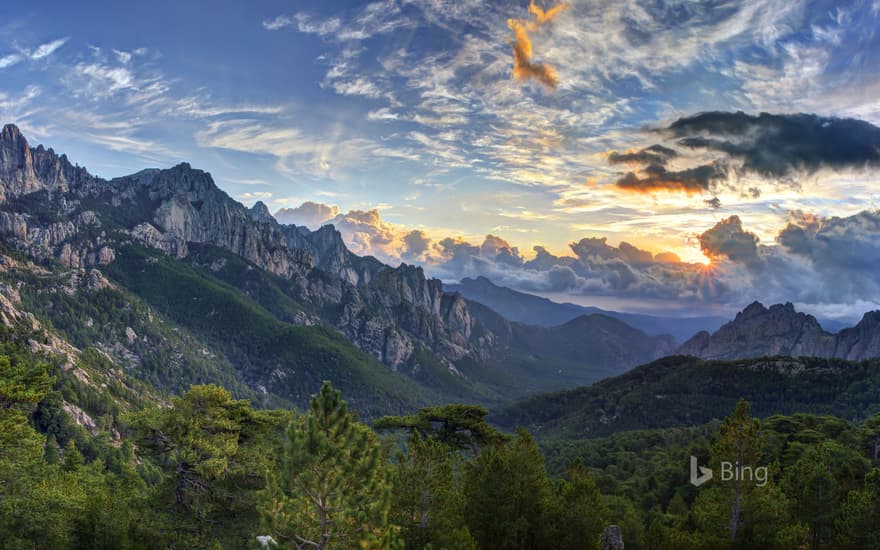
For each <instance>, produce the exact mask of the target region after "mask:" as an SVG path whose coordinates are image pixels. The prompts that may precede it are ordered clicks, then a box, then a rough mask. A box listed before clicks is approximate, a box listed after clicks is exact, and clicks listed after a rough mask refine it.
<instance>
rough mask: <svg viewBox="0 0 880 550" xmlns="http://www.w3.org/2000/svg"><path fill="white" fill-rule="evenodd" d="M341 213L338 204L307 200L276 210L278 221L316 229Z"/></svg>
mask: <svg viewBox="0 0 880 550" xmlns="http://www.w3.org/2000/svg"><path fill="white" fill-rule="evenodd" d="M338 215H339V207H338V206H328V205H326V204H321V203H317V202H312V201H306V202H304V203H302V204H301V205H299V206H297V207H296V208H282V209H280V210H278V211H277V212H275V219H276V220H278V223H283V224H293V225H303V226H305V227H308V228H309V229H312V230H315V229H318V228H319V227H321V226H322V225H324V224H326V223H327V222H329V221H330V220H332V219H333V218H335V217H336V216H338Z"/></svg>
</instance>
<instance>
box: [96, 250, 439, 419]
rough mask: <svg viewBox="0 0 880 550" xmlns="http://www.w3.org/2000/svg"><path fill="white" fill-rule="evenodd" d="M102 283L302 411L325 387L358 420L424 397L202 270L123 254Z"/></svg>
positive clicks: (365, 358)
mask: <svg viewBox="0 0 880 550" xmlns="http://www.w3.org/2000/svg"><path fill="white" fill-rule="evenodd" d="M107 273H108V275H110V276H112V277H113V278H114V279H115V280H117V281H119V282H120V283H122V284H123V285H124V286H125V287H126V288H128V289H129V290H131V291H132V292H134V293H135V294H137V295H138V296H139V297H140V298H141V299H143V300H144V301H145V302H147V303H148V304H149V305H150V306H151V307H153V308H155V309H156V310H158V311H159V312H160V313H162V314H163V315H164V316H166V317H168V318H169V319H171V320H172V321H173V322H175V323H177V324H179V325H180V326H182V327H183V328H185V329H186V330H187V331H190V332H191V333H192V334H194V335H195V336H197V337H198V338H199V339H200V341H202V342H205V343H206V344H208V345H209V346H210V348H211V351H212V352H213V353H217V354H222V356H223V357H225V358H226V359H227V360H228V361H229V362H230V364H232V365H235V369H236V370H237V371H238V376H239V377H240V378H243V379H246V380H251V381H253V383H255V384H262V385H264V386H265V387H266V388H267V391H269V392H270V393H271V394H274V395H278V396H281V397H283V398H285V399H289V400H290V401H292V402H294V403H297V404H301V405H307V404H308V399H307V396H309V395H310V394H311V393H313V392H314V391H316V390H317V389H318V388H319V387H320V385H321V382H322V381H323V380H325V379H329V380H331V381H332V382H333V383H334V384H336V385H337V386H338V387H340V388H342V389H343V390H344V391H345V392H346V393H347V394H348V395H352V396H354V398H353V399H352V405H353V407H355V408H356V409H357V410H358V412H359V413H360V414H361V415H363V416H364V417H371V416H379V415H380V414H387V413H388V412H395V411H399V410H412V409H413V408H415V407H416V406H418V405H420V404H423V403H425V402H427V401H429V400H430V397H431V395H430V392H429V391H427V390H426V389H424V388H422V387H421V386H419V385H418V384H417V383H416V382H414V381H413V380H411V379H408V378H406V377H404V376H402V375H400V374H398V373H395V372H393V371H391V370H390V369H388V368H387V367H385V366H384V365H382V364H381V363H379V362H378V361H377V360H376V359H374V358H372V357H371V356H369V355H367V354H366V353H364V352H362V351H360V350H358V349H357V348H356V347H355V346H354V345H352V344H351V343H350V342H349V341H348V340H346V339H345V338H344V337H343V336H342V335H340V334H339V333H338V332H336V331H335V330H331V329H328V328H326V327H322V326H297V325H293V324H291V323H288V322H285V321H283V320H281V319H279V318H278V317H276V316H275V315H273V314H272V313H271V312H270V311H268V310H267V309H266V308H265V307H263V306H262V305H260V304H258V303H256V302H254V301H253V300H251V299H250V298H249V297H247V296H246V295H244V294H243V293H241V292H240V291H239V290H238V289H236V288H235V287H233V286H230V285H229V284H228V283H225V282H222V281H220V280H218V279H216V278H214V277H213V276H212V275H211V274H209V273H208V272H206V271H205V270H197V269H194V268H193V267H191V266H188V265H186V264H184V263H181V262H178V261H176V260H174V259H171V258H168V257H165V256H164V255H161V254H159V253H156V252H151V251H147V250H145V249H143V248H137V247H127V248H124V249H122V250H120V251H118V253H117V259H116V261H114V262H113V263H112V264H110V265H109V266H108V269H107Z"/></svg>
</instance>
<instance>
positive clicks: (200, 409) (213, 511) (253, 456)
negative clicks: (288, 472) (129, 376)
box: [127, 386, 286, 545]
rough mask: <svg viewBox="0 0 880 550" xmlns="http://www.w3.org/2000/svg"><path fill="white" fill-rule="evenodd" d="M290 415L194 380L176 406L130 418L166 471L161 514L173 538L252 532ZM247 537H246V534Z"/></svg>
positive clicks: (188, 540)
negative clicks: (258, 496) (264, 408)
mask: <svg viewBox="0 0 880 550" xmlns="http://www.w3.org/2000/svg"><path fill="white" fill-rule="evenodd" d="M285 419H286V415H284V414H279V413H267V412H257V411H254V410H253V409H252V408H251V407H250V404H249V403H248V402H247V401H241V400H234V399H232V397H231V395H230V394H229V392H227V391H226V390H224V389H222V388H219V387H217V386H194V387H193V388H191V389H190V390H189V391H188V392H187V393H186V394H185V395H184V396H183V397H181V398H175V399H173V400H172V406H171V407H169V408H158V407H153V408H148V409H145V410H143V411H140V412H138V413H136V414H133V415H131V416H130V417H129V418H128V419H127V420H128V424H129V426H130V429H131V430H132V432H133V433H134V435H135V438H136V441H137V444H138V446H139V447H140V448H141V449H142V450H143V451H144V452H146V453H147V454H148V455H149V456H151V457H152V458H153V459H154V460H155V461H156V462H157V464H159V465H160V466H161V467H162V469H163V471H164V474H165V476H164V479H165V481H164V483H163V484H162V485H161V486H160V487H159V488H158V492H157V499H158V502H157V503H158V504H160V505H161V507H162V508H161V510H162V511H164V512H167V514H168V515H167V516H165V517H160V518H158V520H157V521H159V522H160V524H164V525H165V526H166V527H165V530H166V532H167V533H168V544H186V545H199V544H207V543H209V542H210V541H212V540H217V539H219V538H223V537H224V536H229V533H230V532H234V529H235V528H236V527H237V528H238V537H244V536H247V534H248V532H249V531H250V529H252V528H253V526H255V525H256V523H257V521H258V519H257V514H256V509H255V506H256V505H255V498H256V491H257V490H259V489H261V488H263V480H264V475H263V473H264V472H265V471H266V470H271V469H274V467H275V463H274V458H273V457H274V456H275V455H276V452H277V451H278V450H279V448H280V442H279V437H280V432H281V426H282V425H283V423H284V421H285ZM241 540H243V539H241Z"/></svg>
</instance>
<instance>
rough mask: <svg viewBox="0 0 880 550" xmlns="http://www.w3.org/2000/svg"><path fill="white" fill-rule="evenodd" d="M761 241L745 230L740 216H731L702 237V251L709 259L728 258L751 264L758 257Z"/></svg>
mask: <svg viewBox="0 0 880 550" xmlns="http://www.w3.org/2000/svg"><path fill="white" fill-rule="evenodd" d="M758 242H759V239H758V237H757V236H756V235H755V234H754V233H750V232H749V231H746V230H745V229H743V224H742V220H740V219H739V216H730V217H729V218H726V219H724V220H721V221H720V222H718V223H717V224H715V226H714V227H712V228H711V229H709V230H707V231H705V232H704V233H703V234H702V235H700V249H701V250H702V251H703V254H705V255H706V257H708V258H713V259H714V258H718V257H721V256H724V257H727V258H729V259H730V260H732V261H734V262H749V261H752V260H754V259H755V258H756V257H757V256H758Z"/></svg>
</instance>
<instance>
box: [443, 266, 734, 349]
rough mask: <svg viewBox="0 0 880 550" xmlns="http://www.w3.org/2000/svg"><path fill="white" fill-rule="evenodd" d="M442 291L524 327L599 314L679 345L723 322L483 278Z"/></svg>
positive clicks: (450, 285) (449, 285)
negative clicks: (599, 303) (566, 297)
mask: <svg viewBox="0 0 880 550" xmlns="http://www.w3.org/2000/svg"><path fill="white" fill-rule="evenodd" d="M446 288H447V289H448V290H450V291H454V292H459V293H461V295H462V296H464V297H465V298H467V299H468V300H469V301H471V302H478V303H480V304H483V305H485V306H488V307H490V308H492V309H493V310H495V311H497V312H498V313H500V314H501V315H502V316H504V317H505V318H507V319H508V320H510V321H516V322H519V323H523V324H526V325H538V326H544V327H553V326H558V325H562V324H565V323H567V322H568V321H571V320H572V319H576V318H577V317H581V316H584V315H593V314H600V315H605V316H608V317H613V318H615V319H618V320H620V321H623V322H624V323H626V324H628V325H630V326H631V327H634V328H637V329H639V330H641V331H643V332H645V333H646V334H648V335H650V336H659V335H661V334H669V335H672V337H674V338H675V339H676V340H678V341H679V342H683V341H685V340H687V339H688V338H690V337H691V336H693V335H694V334H696V333H697V332H700V331H702V330H715V329H717V328H718V327H720V326H721V325H722V324H724V322H725V321H726V319H724V318H723V317H658V316H653V315H641V314H637V313H620V312H617V311H608V310H604V309H600V308H598V307H586V306H579V305H576V304H570V303H564V304H560V303H556V302H553V301H551V300H549V299H547V298H542V297H540V296H535V295H532V294H527V293H525V292H519V291H516V290H513V289H510V288H507V287H503V286H498V285H496V284H494V283H492V281H490V280H489V279H487V278H485V277H477V278H476V279H470V278H466V279H462V280H461V282H460V283H458V284H447V285H446Z"/></svg>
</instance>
